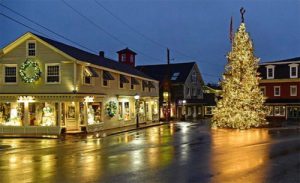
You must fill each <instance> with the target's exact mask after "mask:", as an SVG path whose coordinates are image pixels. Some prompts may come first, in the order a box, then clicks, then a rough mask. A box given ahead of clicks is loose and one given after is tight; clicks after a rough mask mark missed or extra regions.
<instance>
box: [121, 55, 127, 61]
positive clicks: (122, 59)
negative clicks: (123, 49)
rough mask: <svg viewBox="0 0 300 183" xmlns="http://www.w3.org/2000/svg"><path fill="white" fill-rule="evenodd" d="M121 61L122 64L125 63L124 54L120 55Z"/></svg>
mask: <svg viewBox="0 0 300 183" xmlns="http://www.w3.org/2000/svg"><path fill="white" fill-rule="evenodd" d="M121 61H122V62H125V61H126V54H125V53H123V54H122V55H121Z"/></svg>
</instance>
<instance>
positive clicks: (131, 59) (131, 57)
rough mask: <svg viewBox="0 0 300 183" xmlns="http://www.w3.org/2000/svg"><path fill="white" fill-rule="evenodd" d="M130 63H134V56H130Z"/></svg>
mask: <svg viewBox="0 0 300 183" xmlns="http://www.w3.org/2000/svg"><path fill="white" fill-rule="evenodd" d="M130 63H133V55H130Z"/></svg>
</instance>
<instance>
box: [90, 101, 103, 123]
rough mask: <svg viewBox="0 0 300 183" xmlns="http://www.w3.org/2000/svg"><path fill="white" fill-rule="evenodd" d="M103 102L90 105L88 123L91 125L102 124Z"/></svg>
mask: <svg viewBox="0 0 300 183" xmlns="http://www.w3.org/2000/svg"><path fill="white" fill-rule="evenodd" d="M101 107H102V103H101V102H93V103H89V104H88V108H87V118H88V119H87V121H88V124H89V125H92V124H98V123H100V122H101V119H102V118H101Z"/></svg>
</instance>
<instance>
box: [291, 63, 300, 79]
mask: <svg viewBox="0 0 300 183" xmlns="http://www.w3.org/2000/svg"><path fill="white" fill-rule="evenodd" d="M298 65H299V64H290V65H289V66H290V78H298Z"/></svg>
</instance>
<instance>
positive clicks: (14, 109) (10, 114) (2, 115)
mask: <svg viewBox="0 0 300 183" xmlns="http://www.w3.org/2000/svg"><path fill="white" fill-rule="evenodd" d="M23 117H24V104H23V103H17V102H12V103H9V102H7V103H0V125H7V126H22V120H23Z"/></svg>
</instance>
